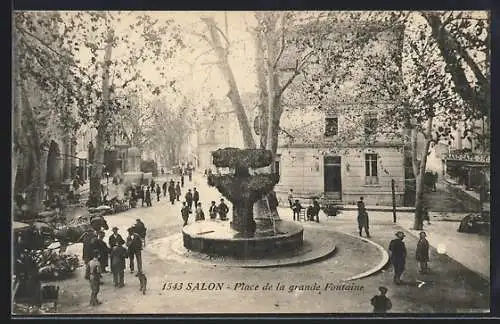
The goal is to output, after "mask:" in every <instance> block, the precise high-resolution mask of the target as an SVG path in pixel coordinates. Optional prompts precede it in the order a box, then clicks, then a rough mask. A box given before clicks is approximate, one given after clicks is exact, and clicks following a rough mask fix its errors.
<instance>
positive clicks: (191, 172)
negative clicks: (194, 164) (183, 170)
mask: <svg viewBox="0 0 500 324" xmlns="http://www.w3.org/2000/svg"><path fill="white" fill-rule="evenodd" d="M188 177H189V182H191V181H192V180H193V171H191V169H189V170H188Z"/></svg>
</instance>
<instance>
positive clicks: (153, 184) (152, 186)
mask: <svg viewBox="0 0 500 324" xmlns="http://www.w3.org/2000/svg"><path fill="white" fill-rule="evenodd" d="M149 187H150V188H151V191H153V192H154V191H155V188H156V186H155V180H154V179H151V183H150V184H149Z"/></svg>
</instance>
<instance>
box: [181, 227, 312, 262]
mask: <svg viewBox="0 0 500 324" xmlns="http://www.w3.org/2000/svg"><path fill="white" fill-rule="evenodd" d="M259 227H260V226H258V225H257V230H256V231H255V233H254V234H253V235H252V236H250V237H249V236H248V235H246V236H245V235H242V234H241V233H240V232H237V231H235V230H234V229H232V228H231V226H230V224H229V221H212V220H206V221H199V222H195V223H193V224H190V225H187V226H185V227H184V228H183V230H182V236H183V243H184V247H185V248H186V249H188V250H191V251H195V252H201V253H205V254H208V255H211V254H213V255H219V256H230V257H233V258H238V259H249V258H258V257H261V256H262V257H264V256H265V257H270V256H273V255H276V256H278V255H282V254H283V253H290V252H293V251H297V250H300V249H301V248H302V246H303V243H304V238H303V235H304V229H303V227H302V226H301V225H299V224H297V223H294V222H290V221H283V220H276V221H275V223H274V226H272V230H271V229H270V228H269V227H268V226H266V227H265V228H262V231H261V230H260V229H259Z"/></svg>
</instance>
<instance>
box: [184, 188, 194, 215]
mask: <svg viewBox="0 0 500 324" xmlns="http://www.w3.org/2000/svg"><path fill="white" fill-rule="evenodd" d="M185 198H186V203H187V205H188V207H189V213H192V212H193V194H192V193H191V189H188V192H187V193H186V197H185Z"/></svg>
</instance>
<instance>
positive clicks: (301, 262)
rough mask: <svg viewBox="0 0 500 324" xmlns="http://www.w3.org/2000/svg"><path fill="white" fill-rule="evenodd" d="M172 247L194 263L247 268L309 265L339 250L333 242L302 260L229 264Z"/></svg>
mask: <svg viewBox="0 0 500 324" xmlns="http://www.w3.org/2000/svg"><path fill="white" fill-rule="evenodd" d="M176 235H177V234H174V235H172V236H171V239H172V242H173V241H175V236H176ZM178 239H179V240H181V241H182V236H181V235H179V237H178ZM170 248H171V249H172V250H173V252H174V253H176V254H177V256H178V258H179V259H182V260H183V261H185V262H187V261H188V260H189V262H194V263H197V264H200V265H205V266H221V267H228V268H246V269H264V268H283V267H290V266H299V265H307V264H312V263H315V262H320V261H323V260H325V259H327V258H329V257H331V256H332V255H334V254H335V253H336V252H337V246H336V245H335V244H333V246H331V247H329V248H328V251H327V252H326V253H325V252H322V253H321V254H319V255H316V256H314V255H313V256H311V257H310V258H306V259H302V260H300V259H299V260H297V261H294V260H293V259H292V258H288V259H283V260H279V261H278V262H272V263H263V264H241V263H238V262H235V263H233V264H227V263H226V264H224V263H219V264H217V263H212V262H210V260H199V259H196V258H189V257H185V256H183V255H182V251H180V250H178V249H177V248H176V247H174V246H172V245H171V246H170ZM176 259H177V258H176Z"/></svg>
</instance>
